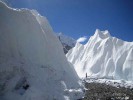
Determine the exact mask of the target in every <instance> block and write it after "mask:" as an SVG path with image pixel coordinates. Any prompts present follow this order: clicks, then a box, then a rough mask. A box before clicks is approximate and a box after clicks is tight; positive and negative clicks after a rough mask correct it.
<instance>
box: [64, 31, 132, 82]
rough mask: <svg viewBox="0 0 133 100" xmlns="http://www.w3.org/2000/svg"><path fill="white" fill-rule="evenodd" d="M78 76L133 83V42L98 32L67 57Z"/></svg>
mask: <svg viewBox="0 0 133 100" xmlns="http://www.w3.org/2000/svg"><path fill="white" fill-rule="evenodd" d="M66 56H67V58H68V60H69V61H70V62H72V63H73V64H74V68H75V69H76V71H77V73H78V75H79V76H80V77H85V74H86V73H87V74H88V76H90V77H98V78H111V79H124V80H130V81H133V42H126V41H122V40H120V39H117V38H115V37H112V36H110V33H109V32H108V31H100V30H98V29H97V30H96V32H95V34H94V36H92V37H90V39H89V41H88V43H87V44H86V45H81V44H79V43H77V44H76V46H75V47H74V48H73V49H72V50H70V51H69V52H68V54H67V55H66Z"/></svg>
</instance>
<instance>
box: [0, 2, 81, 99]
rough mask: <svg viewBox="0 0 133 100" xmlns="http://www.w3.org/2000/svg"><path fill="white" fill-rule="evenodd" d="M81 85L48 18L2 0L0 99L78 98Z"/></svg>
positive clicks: (0, 5)
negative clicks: (14, 7) (16, 7)
mask: <svg viewBox="0 0 133 100" xmlns="http://www.w3.org/2000/svg"><path fill="white" fill-rule="evenodd" d="M26 85H29V88H28V89H24V87H25V86H26ZM69 89H70V90H72V91H70V90H69ZM80 89H81V85H80V82H79V77H78V76H77V74H76V72H75V70H74V67H73V66H72V65H71V64H69V62H68V61H67V59H66V57H65V55H64V53H63V50H62V46H61V43H60V42H59V40H58V39H57V37H56V35H55V34H54V32H53V30H52V28H51V26H50V25H49V23H48V20H47V19H46V18H45V17H43V16H41V15H40V14H39V13H38V12H37V11H35V10H28V9H13V8H10V7H7V5H6V4H4V3H2V2H0V100H65V99H67V100H75V99H77V98H81V95H82V91H79V90H80ZM66 90H68V94H65V93H66ZM75 94H77V95H75Z"/></svg>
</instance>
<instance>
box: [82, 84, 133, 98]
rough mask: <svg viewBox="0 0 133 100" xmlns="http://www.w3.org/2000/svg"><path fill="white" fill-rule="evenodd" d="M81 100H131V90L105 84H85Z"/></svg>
mask: <svg viewBox="0 0 133 100" xmlns="http://www.w3.org/2000/svg"><path fill="white" fill-rule="evenodd" d="M84 84H85V87H86V88H87V90H85V97H84V99H83V100H133V90H132V89H131V88H128V87H127V88H126V87H121V86H118V87H115V86H111V85H107V84H105V83H95V82H92V83H88V82H85V83H84Z"/></svg>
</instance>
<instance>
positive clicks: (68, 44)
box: [58, 33, 76, 54]
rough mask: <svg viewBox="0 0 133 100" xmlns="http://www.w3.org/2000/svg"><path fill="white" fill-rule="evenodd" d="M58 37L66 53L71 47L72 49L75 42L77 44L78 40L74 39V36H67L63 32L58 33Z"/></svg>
mask: <svg viewBox="0 0 133 100" xmlns="http://www.w3.org/2000/svg"><path fill="white" fill-rule="evenodd" d="M58 38H59V40H60V41H61V44H62V46H63V50H64V53H65V54H66V53H67V52H68V51H69V50H70V49H72V48H73V47H74V46H75V44H76V40H74V39H73V38H71V37H69V36H66V35H64V34H62V33H59V34H58Z"/></svg>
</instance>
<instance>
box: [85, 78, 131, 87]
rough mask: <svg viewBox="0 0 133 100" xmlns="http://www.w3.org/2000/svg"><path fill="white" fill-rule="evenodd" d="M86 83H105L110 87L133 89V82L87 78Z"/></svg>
mask: <svg viewBox="0 0 133 100" xmlns="http://www.w3.org/2000/svg"><path fill="white" fill-rule="evenodd" d="M85 82H87V83H104V84H106V85H110V86H113V87H117V88H119V87H124V88H128V89H133V82H132V81H125V80H111V79H96V78H87V79H85Z"/></svg>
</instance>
